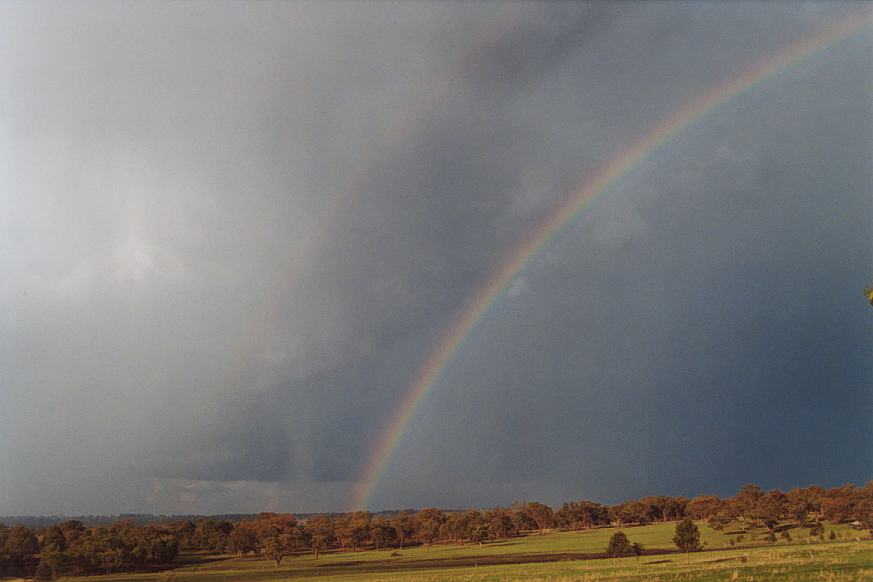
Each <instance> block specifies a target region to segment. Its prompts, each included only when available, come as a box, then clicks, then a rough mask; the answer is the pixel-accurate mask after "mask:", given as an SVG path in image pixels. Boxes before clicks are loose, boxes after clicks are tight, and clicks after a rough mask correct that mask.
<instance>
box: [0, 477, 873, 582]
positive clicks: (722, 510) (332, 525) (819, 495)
mask: <svg viewBox="0 0 873 582" xmlns="http://www.w3.org/2000/svg"><path fill="white" fill-rule="evenodd" d="M821 519H826V520H828V521H830V522H832V523H841V522H848V521H854V520H857V521H858V522H860V523H861V524H862V526H863V527H865V528H867V529H870V530H871V531H873V481H871V482H869V483H867V484H866V485H864V486H863V487H856V486H855V485H844V486H842V487H836V488H833V489H825V488H822V487H819V486H816V485H813V486H810V487H806V488H798V489H792V490H791V491H788V492H787V493H783V492H781V491H778V490H774V491H769V492H765V491H763V490H762V489H761V488H760V487H758V486H756V485H746V486H744V487H743V488H742V489H740V491H739V492H738V493H737V494H736V495H734V496H733V497H727V498H721V497H718V496H716V495H699V496H697V497H694V498H692V499H689V498H687V497H676V496H663V495H661V496H649V497H644V498H642V499H637V500H628V501H625V502H623V503H618V504H614V505H601V504H599V503H595V502H593V501H584V500H583V501H570V502H567V503H564V504H563V505H561V507H560V508H558V509H557V510H554V509H552V508H551V507H549V506H548V505H545V504H542V503H538V502H526V503H516V504H513V505H512V506H510V507H496V508H494V509H489V510H487V511H481V510H478V509H470V510H466V511H442V510H439V509H436V508H429V509H422V510H420V511H405V512H396V513H391V514H386V515H373V514H371V513H369V512H366V511H360V512H354V513H346V514H339V515H323V516H313V517H310V518H308V519H305V520H298V519H297V518H295V517H294V516H293V515H290V514H277V513H261V514H258V515H257V516H254V517H251V518H247V519H237V520H231V519H210V518H201V519H199V520H197V521H196V522H194V521H191V520H178V521H174V522H171V523H168V524H150V525H149V524H147V525H136V524H134V523H133V522H132V521H129V520H122V521H120V522H117V523H114V524H111V525H99V526H94V527H85V526H84V525H83V524H82V523H81V522H80V521H75V520H68V521H65V522H63V523H60V524H59V525H54V526H48V527H42V528H36V529H31V528H27V527H25V526H23V525H16V526H15V527H12V528H7V527H5V526H3V525H2V524H0V576H3V575H7V574H11V575H23V576H27V575H36V576H37V578H41V579H51V578H54V577H57V576H58V575H62V574H89V573H113V572H120V571H126V570H143V569H149V568H152V567H159V566H163V565H166V564H169V563H170V562H172V560H173V559H174V558H175V557H176V554H177V553H178V552H179V550H195V549H197V550H205V551H211V552H216V553H232V554H236V555H237V556H238V557H240V558H242V557H244V556H246V555H248V554H251V553H258V554H260V555H262V556H265V557H267V558H269V559H272V560H273V561H275V563H276V565H277V566H278V565H280V564H281V562H282V560H283V559H284V558H285V557H286V556H289V555H292V554H295V553H301V552H312V553H313V554H315V557H316V558H317V557H318V556H319V554H321V553H322V552H324V551H327V550H332V549H338V550H348V549H351V550H357V549H359V548H361V547H371V548H376V549H381V548H389V547H390V548H400V549H402V548H403V547H404V546H406V545H409V544H421V545H424V546H430V545H431V544H433V543H435V542H438V541H450V542H454V543H467V542H470V543H485V542H489V541H497V540H500V539H503V538H507V537H512V536H516V535H519V534H520V533H522V532H535V531H540V532H542V531H543V530H545V529H549V528H555V527H557V528H562V529H570V530H581V529H588V528H594V527H603V526H620V527H621V526H632V525H642V524H647V523H652V522H667V521H679V522H680V524H686V525H683V526H682V527H683V528H686V529H687V530H688V531H687V532H686V534H687V535H686V534H682V535H680V532H679V531H678V529H677V539H691V540H692V542H693V538H694V536H693V535H692V534H693V531H696V527H695V528H694V529H693V531H692V528H691V527H690V526H688V525H687V524H691V525H693V522H692V521H691V520H705V521H707V522H708V523H709V525H711V526H712V527H713V528H715V529H721V528H724V527H726V526H727V525H728V524H729V523H731V522H734V521H742V522H743V523H744V524H745V525H746V526H750V527H763V528H766V529H767V530H769V531H770V532H771V536H772V535H773V532H774V531H776V530H775V528H776V526H777V524H779V523H780V522H785V521H786V520H791V521H794V522H796V523H800V524H809V523H811V524H812V527H815V526H816V524H818V523H819V520H821ZM677 527H678V526H677ZM689 532H690V533H689ZM783 533H784V532H783ZM621 536H625V534H624V533H621ZM684 543H685V542H683V544H684ZM689 543H690V545H683V546H680V547H683V549H686V548H693V547H694V545H695V544H694V543H691V542H689ZM677 545H680V544H679V542H677ZM638 550H639V551H641V546H639V547H635V546H634V545H633V544H630V542H628V540H627V538H626V537H624V539H623V540H622V539H621V537H619V538H616V539H615V545H611V547H610V548H609V549H608V550H607V551H608V553H609V554H610V555H625V554H626V553H627V552H631V553H635V552H636V551H638ZM686 551H688V550H687V549H686Z"/></svg>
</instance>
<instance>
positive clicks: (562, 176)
mask: <svg viewBox="0 0 873 582" xmlns="http://www.w3.org/2000/svg"><path fill="white" fill-rule="evenodd" d="M859 6H861V5H857V4H840V3H836V2H828V3H820V4H819V3H810V4H803V3H796V2H791V3H785V4H776V3H767V4H765V3H748V2H737V3H728V2H722V3H714V2H706V3H699V2H698V3H667V2H658V3H646V4H643V3H629V2H622V3H592V4H584V3H542V2H532V3H529V4H526V3H494V2H482V3H461V2H442V3H438V2H427V3H413V2H349V3H342V2H322V3H315V2H311V3H306V2H295V3H291V2H289V3H267V2H258V3H248V2H246V3H212V2H197V3H162V2H144V3H121V2H118V3H84V4H83V3H75V4H72V3H71V4H42V3H31V2H23V1H22V2H5V3H3V4H2V5H0V515H2V514H7V515H8V514H51V513H66V514H87V513H95V514H97V513H100V514H108V513H118V512H154V513H161V512H163V513H171V512H177V513H193V512H200V513H218V512H254V511H260V510H275V511H329V510H345V509H347V508H348V504H349V502H350V498H351V493H352V489H353V486H354V484H355V482H356V480H357V479H359V478H360V476H361V474H362V473H363V471H364V468H365V466H366V464H367V461H368V458H369V456H370V455H371V454H372V450H373V447H374V446H375V443H376V440H377V439H378V437H379V435H380V434H381V433H382V431H383V430H384V429H385V427H386V423H388V421H389V418H390V416H391V414H392V412H393V410H394V407H395V406H396V405H397V404H398V402H399V400H400V399H401V398H402V396H403V395H404V394H406V392H407V390H408V389H409V387H410V385H411V384H412V382H413V381H414V380H415V378H416V376H417V373H418V370H419V369H420V368H421V366H422V365H423V364H424V362H425V360H426V359H427V357H428V356H429V354H430V353H431V351H432V350H433V349H434V348H435V347H436V344H437V342H438V339H439V338H440V334H441V333H442V332H444V331H445V330H446V329H447V328H448V326H449V325H450V324H451V322H452V320H453V318H454V317H455V316H457V314H458V313H459V311H460V310H461V309H462V308H463V306H464V305H465V304H466V302H467V301H468V300H469V299H470V297H471V296H472V294H473V293H474V292H475V290H476V289H477V288H478V287H479V286H480V285H482V284H483V283H485V282H486V281H487V280H488V279H489V277H490V276H491V275H492V274H493V273H495V272H496V270H497V269H498V267H499V265H500V264H501V262H502V261H504V260H505V259H507V258H508V257H509V256H511V255H512V251H513V249H514V247H515V245H516V244H518V243H519V242H521V241H522V240H524V239H525V237H526V236H527V235H529V234H530V232H531V229H532V228H534V227H535V225H536V224H538V222H539V221H540V220H542V219H543V217H545V216H547V215H548V214H549V212H550V211H552V210H554V209H555V208H556V207H557V205H559V204H560V203H561V202H562V201H564V200H566V199H567V198H568V197H570V196H572V195H573V193H574V191H575V190H576V188H577V186H578V184H579V183H580V181H582V180H584V179H585V178H586V176H590V175H591V174H592V173H593V172H594V171H596V170H597V169H598V168H599V167H601V166H602V165H603V164H605V163H607V162H609V160H611V159H612V158H613V157H614V156H616V155H619V154H620V153H621V152H622V151H623V150H624V149H625V148H627V147H629V146H630V145H631V144H632V143H633V142H634V140H635V139H637V138H638V137H639V136H640V135H643V134H644V133H645V132H647V131H648V130H649V129H650V128H652V127H654V126H656V125H657V124H658V123H659V122H661V121H662V120H664V119H666V118H668V117H670V116H671V115H672V114H674V113H675V112H677V111H679V110H681V109H682V108H683V107H684V106H685V105H686V104H688V103H690V102H692V101H693V100H694V99H695V98H696V97H698V96H700V95H702V94H704V93H705V92H706V91H707V90H708V89H711V88H712V87H713V86H717V85H719V84H721V83H724V82H726V81H728V80H730V79H731V78H733V77H735V76H736V75H737V74H739V73H741V72H742V71H743V70H745V69H746V68H747V67H748V66H750V65H751V64H753V63H754V62H756V61H757V60H758V59H761V58H763V57H766V56H767V55H769V54H772V53H773V52H774V51H777V50H779V49H780V48H781V47H783V46H785V45H787V44H789V43H791V42H795V41H797V40H799V39H802V38H804V37H807V36H809V35H813V34H815V33H816V32H819V31H821V30H823V29H825V28H826V27H827V26H828V25H829V24H831V23H834V22H837V21H838V20H840V19H842V18H845V17H846V16H847V15H850V14H852V13H854V12H856V11H857V9H858V8H859ZM871 52H873V36H871V33H870V29H869V28H868V29H866V30H865V31H862V32H861V33H859V34H856V35H855V36H853V37H851V38H848V39H845V40H842V41H840V42H838V43H835V44H833V45H832V46H830V47H828V48H827V49H826V50H822V51H818V52H816V53H815V54H813V55H811V56H810V57H808V58H806V59H804V60H802V61H800V62H799V63H797V64H795V65H794V66H792V67H790V68H787V69H784V70H782V71H780V72H779V73H778V74H775V75H773V76H771V77H769V78H768V79H766V80H765V81H764V82H762V83H760V84H759V85H757V86H755V87H754V88H753V89H752V90H750V91H748V92H746V93H744V94H743V95H741V96H739V97H738V98H736V99H733V100H730V101H729V102H727V103H726V104H724V105H723V106H721V107H719V108H717V109H716V110H714V111H713V112H711V113H710V114H708V115H706V116H705V117H703V118H701V119H699V120H697V121H696V122H695V123H693V124H692V125H690V126H689V127H688V128H687V129H686V130H685V131H683V132H681V133H680V134H679V135H677V136H676V138H675V139H673V140H671V141H669V142H668V143H666V144H664V145H663V146H662V147H661V148H659V149H658V150H657V151H656V152H654V153H653V154H652V155H651V156H648V157H647V158H645V160H644V161H643V162H642V163H640V164H639V165H637V166H636V167H634V168H633V170H632V171H631V172H629V173H628V174H627V175H626V176H624V177H623V178H622V179H621V180H620V181H618V182H617V183H616V184H614V185H613V186H612V187H611V188H610V189H609V190H608V191H607V192H606V193H605V194H604V195H603V196H601V197H600V198H598V199H597V200H596V201H595V202H594V203H593V204H592V205H591V206H590V208H589V209H588V210H587V211H586V212H585V213H583V215H582V216H581V217H580V219H579V220H577V221H576V222H575V223H573V224H572V225H571V226H570V227H569V228H568V229H567V231H566V232H565V233H564V234H563V235H562V236H561V237H559V238H558V240H557V241H556V242H555V243H554V244H551V245H550V246H548V247H547V248H546V249H545V251H544V252H543V253H541V254H540V255H539V256H538V257H536V258H535V259H534V260H533V261H532V262H531V263H530V265H529V266H528V267H527V268H526V270H525V271H524V272H523V273H522V274H521V275H520V276H519V278H518V279H517V280H516V281H515V283H514V285H513V292H512V293H511V294H510V295H511V296H507V297H504V298H502V299H501V300H500V301H498V302H497V304H496V305H495V307H494V309H493V310H492V311H491V312H490V313H489V314H488V315H487V316H486V317H485V318H484V320H483V321H482V323H481V324H480V325H479V327H478V328H477V329H476V330H475V331H474V333H473V334H472V335H471V337H470V338H469V339H468V341H467V343H466V344H465V347H464V348H463V350H461V352H460V353H459V354H458V356H457V357H456V358H455V359H454V360H453V361H452V362H451V364H450V365H449V366H448V367H447V369H446V371H445V373H444V375H443V377H442V378H441V380H440V382H439V383H438V384H437V386H435V388H434V390H433V391H432V393H431V394H430V396H429V397H428V399H427V400H426V402H425V404H424V406H423V407H422V409H421V411H420V413H419V414H418V415H417V416H416V417H415V419H414V420H413V422H412V423H411V425H410V429H409V431H408V432H407V433H406V434H405V436H404V439H403V441H402V443H401V445H400V447H399V448H398V451H397V454H396V456H395V457H394V458H393V460H392V462H391V464H390V466H389V468H388V471H387V472H386V475H385V478H384V480H383V481H382V482H381V484H380V485H379V487H378V488H377V489H376V492H375V495H374V497H373V500H372V502H373V506H372V509H380V508H397V507H410V506H416V507H420V506H426V505H427V506H433V505H437V506H441V507H469V506H481V507H485V506H489V505H494V504H508V503H510V502H512V501H514V500H520V499H537V500H542V501H545V502H547V503H552V504H555V503H559V502H561V501H564V500H569V499H580V498H591V499H594V500H596V501H601V502H616V501H620V500H622V499H624V498H627V497H631V496H640V495H646V494H657V493H664V494H685V495H694V494H697V493H701V492H713V493H719V494H730V493H732V492H733V491H735V490H736V488H737V487H738V486H739V485H741V484H743V483H746V482H756V483H758V484H760V485H762V486H763V487H765V488H773V487H780V488H791V487H794V486H799V485H807V484H810V483H819V484H822V485H831V486H832V485H838V484H842V483H844V482H846V481H853V482H856V483H863V482H864V481H866V480H868V479H870V478H873V422H871V421H873V418H871V413H873V392H871V388H873V358H871V357H870V356H871V349H873V310H871V309H870V306H869V305H868V304H867V303H866V302H865V300H864V297H863V293H862V291H863V289H864V287H865V286H867V285H870V284H871V283H873V274H871V273H873V268H871V267H873V169H871V168H873V166H871V163H870V162H871V159H873V90H871V87H873V84H871V79H873V65H871V63H873V60H871Z"/></svg>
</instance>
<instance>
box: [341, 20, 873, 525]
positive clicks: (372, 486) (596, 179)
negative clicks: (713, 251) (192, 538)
mask: <svg viewBox="0 0 873 582" xmlns="http://www.w3.org/2000/svg"><path fill="white" fill-rule="evenodd" d="M871 15H873V12H866V11H865V12H863V13H861V14H856V15H855V16H854V17H853V18H851V19H846V20H844V21H841V22H839V23H838V24H835V25H833V26H830V27H828V28H825V29H824V30H822V31H820V32H819V33H817V34H814V35H812V36H808V37H804V38H803V39H800V40H799V41H797V42H795V43H791V44H788V45H786V46H785V47H783V48H782V49H780V50H778V51H777V52H775V53H773V54H771V55H768V56H767V57H765V58H764V59H762V60H761V61H758V62H756V63H754V64H753V65H752V66H750V67H748V68H747V69H745V70H744V71H743V72H742V73H740V74H739V75H738V76H736V77H734V78H732V79H730V80H729V81H727V82H725V83H723V84H720V85H718V86H716V87H713V88H712V89H710V90H709V91H707V92H706V93H704V94H702V95H700V96H699V97H698V98H696V99H694V100H693V101H691V102H689V103H688V104H687V105H686V106H685V107H683V108H682V109H680V110H678V111H677V112H676V113H674V114H673V115H672V116H670V117H668V118H667V119H665V120H663V121H662V122H661V123H659V124H658V125H656V126H655V127H653V128H652V129H651V130H649V131H648V132H647V133H645V134H644V135H643V136H642V137H641V138H640V139H638V140H637V141H636V142H635V143H634V144H633V145H631V146H630V147H629V148H627V149H625V150H624V151H622V152H621V153H620V154H619V155H617V156H616V157H615V158H613V159H612V161H610V162H609V163H608V164H606V165H605V166H603V167H601V168H600V169H599V170H598V171H596V172H595V173H594V175H592V176H590V177H589V178H588V179H586V180H584V181H583V182H582V184H581V185H580V187H579V188H578V189H577V190H576V192H575V194H573V195H572V196H570V197H569V198H568V199H567V200H566V201H565V202H563V203H562V204H561V205H560V206H559V207H558V208H557V209H556V210H554V211H553V212H552V213H551V214H550V215H549V216H547V217H546V218H545V219H544V220H542V222H540V223H539V224H538V225H537V226H536V228H534V229H533V230H532V231H531V233H530V234H529V235H528V236H527V237H526V238H525V239H524V240H523V241H522V242H521V243H520V244H519V245H518V246H516V247H515V249H514V250H513V251H512V252H511V253H510V254H509V258H508V260H506V262H504V263H503V264H502V265H500V267H499V268H498V269H497V270H496V271H495V272H494V274H493V275H492V276H491V278H490V279H489V280H488V281H487V282H486V283H485V284H484V285H483V286H482V287H480V288H479V289H478V290H477V291H476V292H475V294H474V295H473V296H472V298H471V299H470V300H468V302H467V303H466V305H465V307H464V309H463V310H462V311H461V312H460V314H459V315H458V316H457V317H456V318H455V320H454V321H453V322H452V324H451V326H450V327H449V328H448V329H447V330H446V331H445V332H444V333H443V334H442V336H441V338H440V340H439V343H438V344H437V346H436V349H434V351H433V352H432V353H431V354H430V357H429V358H428V359H427V361H426V362H425V364H424V366H423V367H422V368H421V370H420V371H419V373H418V376H417V377H416V379H415V381H414V383H413V384H412V385H411V387H410V388H409V390H408V391H407V393H406V395H405V396H404V397H403V399H402V400H401V402H400V403H399V405H398V406H397V408H396V409H395V410H394V413H393V415H392V416H391V418H390V421H389V423H388V425H387V427H386V428H385V429H384V431H383V432H382V433H381V435H380V437H379V439H378V441H377V442H376V445H375V448H374V449H373V453H372V455H371V456H370V460H369V462H368V464H367V465H366V467H365V471H364V473H363V476H362V478H361V479H360V480H359V481H358V482H357V483H356V484H355V486H354V488H353V492H352V497H353V500H352V504H351V507H352V510H353V511H356V510H363V509H366V508H367V506H368V504H369V502H370V499H371V497H372V495H373V493H374V492H375V490H376V487H377V486H378V484H379V482H380V480H381V479H382V477H383V475H384V473H385V470H386V469H387V468H388V464H389V462H390V460H391V458H392V456H393V454H394V452H395V450H396V449H397V446H398V445H399V443H400V441H401V439H402V437H403V435H404V433H405V432H406V430H407V427H408V426H409V424H410V422H411V421H412V419H413V418H415V416H416V414H417V413H418V411H419V410H420V409H421V406H422V404H423V403H424V401H425V398H426V396H427V395H428V393H429V392H430V391H431V390H432V389H433V387H434V386H435V385H436V384H437V382H438V381H439V379H440V376H441V374H442V372H443V370H444V369H445V368H446V367H447V366H448V365H449V363H451V361H452V360H453V358H454V357H455V355H456V354H457V353H458V351H459V350H460V349H461V347H463V345H464V342H465V340H466V339H467V337H469V335H470V333H471V332H472V331H473V329H474V328H475V327H476V325H477V324H478V323H479V321H481V320H482V318H483V317H484V316H485V315H486V314H487V313H488V312H489V311H490V310H491V308H492V307H493V306H494V305H495V303H496V302H497V301H498V299H500V297H501V296H502V295H503V294H504V293H505V292H506V290H507V289H508V287H509V286H510V285H511V284H512V282H513V281H514V280H515V278H516V277H517V276H518V275H519V273H520V272H521V271H522V270H523V269H524V268H525V266H526V265H527V264H528V263H529V262H530V261H531V259H533V257H535V256H537V255H538V254H539V253H540V252H541V251H542V250H543V249H544V248H546V247H547V246H548V245H549V244H550V243H551V242H552V241H553V240H554V239H555V237H556V236H557V235H558V234H560V232H561V231H562V230H563V229H564V228H565V227H566V226H567V225H569V224H572V223H573V222H574V221H575V220H576V218H577V217H578V216H579V215H580V214H581V213H582V211H583V210H585V208H586V206H587V205H588V204H589V203H590V202H591V201H592V200H593V199H595V198H596V197H597V196H598V195H600V194H603V193H604V192H605V191H607V190H608V189H609V187H610V186H611V185H613V184H614V183H615V182H617V181H618V180H619V179H621V177H622V176H624V175H625V174H626V173H627V172H628V171H629V170H630V169H632V168H633V167H635V166H636V165H637V164H639V163H640V162H641V161H643V160H644V159H645V158H646V157H647V156H649V155H650V154H651V153H652V152H653V151H655V150H656V149H658V148H659V147H660V146H662V145H663V144H665V143H667V142H668V141H670V140H671V139H672V138H673V137H675V136H676V135H677V134H678V133H680V132H681V131H683V130H684V129H686V128H687V127H688V126H689V125H691V124H692V123H694V122H695V121H696V120H698V119H700V118H701V117H703V116H705V115H706V114H708V113H710V112H711V111H713V110H715V109H717V108H718V107H720V106H721V105H724V104H725V103H727V102H728V101H730V100H732V99H734V98H736V97H737V96H739V95H741V94H743V93H744V92H746V91H747V90H749V89H750V88H752V87H753V86H755V85H756V84H758V83H759V82H761V81H763V80H765V79H767V78H768V77H770V76H772V75H774V74H776V73H778V72H779V71H781V70H783V69H785V68H787V67H790V66H791V65H793V64H795V63H797V62H798V61H800V60H801V59H803V58H804V57H808V56H810V55H812V54H814V53H817V52H819V51H821V50H824V49H825V48H827V47H829V46H831V45H833V44H835V43H836V42H838V41H841V40H844V39H846V38H848V37H850V36H852V35H854V34H855V33H857V32H858V31H860V30H861V29H862V28H864V27H866V26H868V25H869V24H870V17H871Z"/></svg>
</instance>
